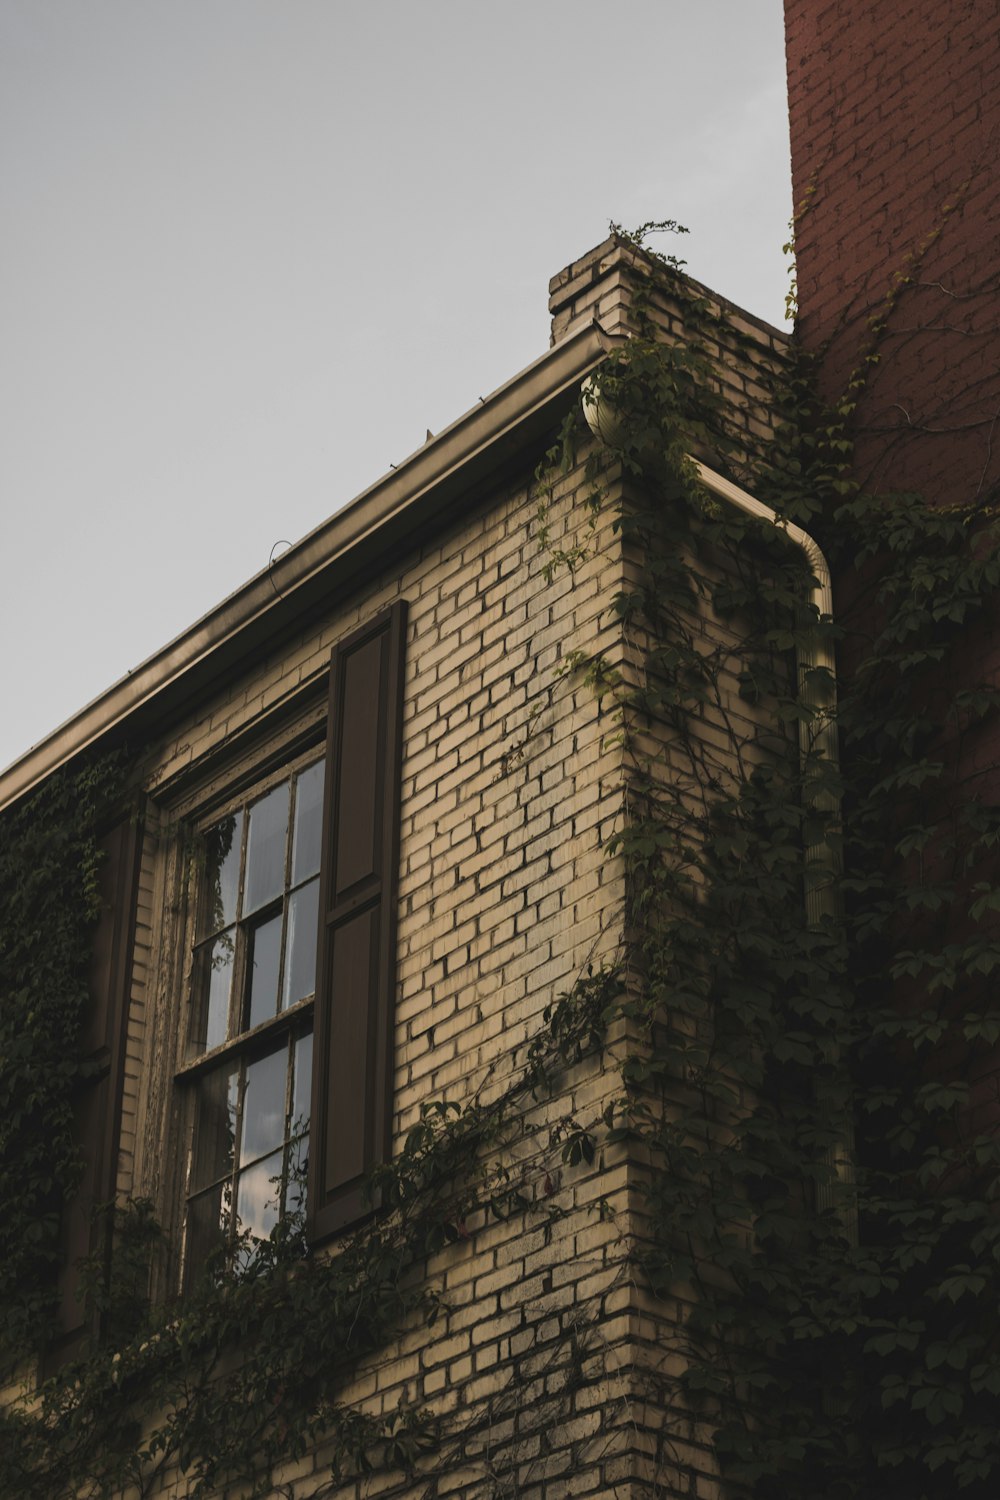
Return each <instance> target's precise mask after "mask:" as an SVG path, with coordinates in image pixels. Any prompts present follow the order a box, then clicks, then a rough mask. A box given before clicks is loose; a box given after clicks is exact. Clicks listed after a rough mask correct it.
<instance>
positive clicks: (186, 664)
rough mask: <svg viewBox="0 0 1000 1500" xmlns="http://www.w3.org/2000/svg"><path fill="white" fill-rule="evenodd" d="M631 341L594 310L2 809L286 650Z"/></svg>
mask: <svg viewBox="0 0 1000 1500" xmlns="http://www.w3.org/2000/svg"><path fill="white" fill-rule="evenodd" d="M624 342H625V340H624V338H623V337H622V336H620V335H615V334H608V333H605V332H604V330H603V329H602V328H601V327H600V325H599V324H598V323H597V322H596V319H595V321H594V323H592V324H590V325H588V326H585V327H584V328H582V329H579V330H578V331H577V332H575V333H573V334H570V335H568V336H567V337H566V338H564V339H562V340H560V342H559V343H557V344H555V345H554V346H553V347H552V348H551V349H549V350H548V351H547V352H546V353H545V354H543V355H542V356H541V357H540V358H539V359H537V360H535V361H534V363H533V364H530V365H528V366H527V368H526V369H524V370H522V371H520V373H519V374H517V375H515V376H514V377H513V379H511V380H509V381H507V382H506V384H505V385H502V386H501V387H500V388H499V390H496V391H494V392H493V393H492V395H490V396H488V397H486V398H485V399H482V400H481V402H480V404H479V405H478V406H475V407H473V408H472V410H471V411H468V412H466V413H465V414H464V416H461V417H459V418H458V420H457V421H455V422H453V423H452V424H451V425H450V426H449V427H446V428H445V429H444V431H443V432H440V433H438V435H437V436H436V437H434V438H431V439H429V440H428V442H426V443H425V444H424V445H423V447H421V448H419V449H417V451H416V452H415V453H412V454H411V455H410V456H409V457H408V458H406V459H404V461H403V462H402V463H401V464H400V465H399V467H398V468H396V469H394V470H392V471H391V472H390V473H388V474H385V475H383V477H382V478H381V479H378V480H376V482H375V483H374V484H373V485H371V486H370V488H368V489H367V490H364V491H363V492H362V494H360V495H359V496H358V497H357V499H356V500H353V501H352V502H351V503H350V504H349V505H347V506H345V507H344V508H343V509H342V510H340V511H338V512H337V513H336V515H334V516H332V517H331V518H330V519H329V520H326V521H324V522H323V523H322V524H321V525H319V526H318V527H316V529H315V530H314V531H311V532H310V533H309V535H308V536H306V537H304V538H303V540H302V541H300V542H297V543H296V544H295V546H294V547H291V548H289V550H288V551H287V552H284V553H282V555H281V556H280V557H279V558H278V559H277V561H276V562H275V563H274V564H273V566H272V567H270V568H265V569H263V570H262V571H261V572H260V573H258V574H256V575H255V577H253V578H251V579H250V580H249V582H248V583H246V584H244V585H243V586H242V587H241V588H239V589H237V590H236V592H235V593H234V594H231V595H230V596H229V597H228V599H225V600H224V601H223V602H222V603H221V604H219V605H217V606H216V608H215V609H212V610H210V611H209V613H208V614H206V615H204V616H203V617H202V618H201V619H200V620H198V621H197V622H196V623H195V624H194V625H192V626H191V627H190V628H189V629H188V630H186V631H184V633H183V634H182V635H179V636H178V637H177V638H176V639H175V640H173V641H171V642H170V644H169V645H167V646H165V647H163V649H162V650H160V651H158V652H156V653H155V655H153V656H151V657H149V658H148V659H147V660H146V661H144V662H142V663H141V665H140V666H138V667H136V668H135V670H134V671H132V672H130V673H128V675H127V676H125V677H123V678H120V679H119V681H118V682H116V683H114V684H113V685H112V686H111V687H110V688H108V689H107V691H106V692H104V693H102V694H101V695H100V696H99V697H98V698H95V699H94V701H93V702H92V703H90V704H88V705H87V706H86V707H85V708H83V709H81V710H80V712H79V713H77V714H75V715H74V716H73V717H72V718H71V719H68V720H67V721H66V723H65V724H63V725H61V726H60V727H59V728H58V729H56V730H54V731H53V733H52V734H50V735H48V736H47V737H46V738H45V739H44V740H41V741H40V742H39V743H38V744H37V745H35V746H33V747H32V748H31V749H30V750H28V751H27V752H26V753H25V754H24V755H22V756H20V757H19V758H18V759H17V760H16V761H14V763H13V764H12V765H11V766H9V767H8V768H7V769H6V770H5V771H4V772H3V773H2V774H0V809H2V808H4V807H6V806H9V805H10V804H11V803H12V802H15V801H16V800H17V799H18V798H19V797H22V796H24V795H25V794H26V793H27V792H29V791H31V789H32V788H33V787H35V786H37V785H38V784H39V782H41V781H43V780H44V779H45V778H46V777H47V776H49V775H51V774H52V772H53V771H56V770H58V769H59V767H60V766H64V765H66V764H67V763H68V762H69V761H71V760H72V759H74V757H76V756H77V755H79V754H81V753H82V752H83V751H84V750H87V749H89V748H91V747H93V746H95V745H97V744H99V743H102V742H105V741H107V742H109V743H117V742H118V741H120V740H123V739H125V738H126V736H127V735H128V734H131V735H133V736H136V735H141V736H145V735H148V734H150V733H155V732H156V729H157V727H158V726H160V725H163V724H165V723H166V721H167V720H168V718H169V716H170V714H171V713H172V712H176V711H178V710H179V709H181V708H182V707H184V708H190V707H191V705H192V704H193V703H194V702H195V701H197V700H198V699H199V698H201V697H204V696H206V695H207V694H208V693H210V692H212V691H213V689H215V688H217V687H218V686H219V685H220V684H221V683H222V682H223V681H224V680H225V678H226V677H227V676H229V675H231V674H232V673H234V672H235V671H237V670H239V667H240V664H241V663H243V662H245V661H246V660H247V659H248V658H249V657H250V656H252V655H253V653H254V652H256V651H261V650H268V651H273V650H275V649H276V648H278V647H279V646H280V644H281V643H282V641H283V640H284V639H286V638H288V637H289V636H291V635H292V634H293V633H294V631H295V630H296V629H297V628H298V627H300V626H301V625H302V624H303V623H304V622H305V621H306V620H308V619H309V617H310V616H311V615H314V614H315V613H317V612H318V611H320V610H323V609H328V608H329V606H330V600H331V597H336V595H337V594H341V595H343V594H345V593H348V592H353V591H354V590H355V589H356V588H357V586H358V584H359V583H360V582H361V581H362V580H363V579H364V578H365V577H366V576H369V575H370V574H371V573H373V572H375V571H384V569H385V567H386V565H387V563H388V562H389V561H391V559H392V558H393V556H395V555H397V554H398V553H400V552H401V551H403V550H404V549H405V548H406V547H407V546H412V545H413V544H414V542H418V541H419V538H420V537H421V536H426V533H427V528H428V525H429V524H430V523H432V522H433V521H435V520H440V519H441V518H442V517H444V516H446V515H447V514H448V513H452V512H456V511H458V510H460V509H463V508H467V507H468V506H469V505H470V504H471V503H474V501H475V500H476V499H477V498H478V497H479V496H480V495H481V494H484V493H486V492H487V491H488V490H489V489H491V488H495V487H496V485H497V484H498V483H500V482H502V480H503V478H504V477H505V475H506V474H507V473H508V472H509V471H510V470H511V469H512V468H513V467H514V465H515V464H516V463H517V461H518V459H519V458H520V457H521V456H522V455H523V454H524V452H525V450H526V449H528V448H529V447H530V446H531V445H532V444H534V443H537V442H538V441H539V439H541V438H543V437H544V435H545V434H546V433H547V432H548V430H549V429H550V428H551V427H552V426H553V425H554V424H555V423H556V422H557V421H558V420H559V419H560V417H561V416H562V414H563V413H564V412H565V411H567V410H568V409H569V408H570V407H571V406H572V405H573V404H574V403H575V402H576V401H577V399H578V397H579V388H580V382H581V380H583V379H584V378H585V376H587V375H588V374H589V373H590V372H591V371H592V370H593V369H594V368H595V367H596V366H597V365H598V364H599V363H600V361H601V360H602V359H603V358H604V356H605V354H607V352H608V351H609V350H610V349H612V348H614V347H615V346H616V345H618V344H621V343H624Z"/></svg>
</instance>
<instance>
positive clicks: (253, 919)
mask: <svg viewBox="0 0 1000 1500" xmlns="http://www.w3.org/2000/svg"><path fill="white" fill-rule="evenodd" d="M323 776H324V767H323V763H322V762H321V761H317V762H315V763H314V764H313V765H310V766H306V767H305V768H303V769H302V770H300V771H297V772H292V773H291V774H290V775H289V776H288V777H287V779H286V780H285V781H283V782H281V783H280V784H279V785H277V786H275V787H273V788H272V789H271V790H270V791H268V792H267V793H266V794H265V795H264V796H262V797H258V798H257V800H256V801H253V802H251V801H249V800H248V801H247V802H246V803H245V804H244V806H243V807H241V808H239V809H238V810H236V811H234V812H233V813H231V814H229V815H227V816H226V817H225V818H222V819H220V820H219V821H218V822H217V823H216V824H215V825H214V826H213V827H212V828H211V829H209V830H208V832H207V833H206V835H205V843H204V849H205V860H204V871H205V875H204V880H205V886H206V889H205V890H204V891H203V892H202V894H201V897H200V903H199V908H198V910H199V920H198V938H197V940H196V942H195V945H194V954H193V982H194V986H195V988H194V994H193V996H192V1008H191V1017H192V1020H191V1033H190V1041H191V1043H192V1045H193V1047H194V1048H195V1050H196V1051H198V1052H204V1051H207V1050H209V1049H211V1048H214V1047H219V1046H221V1045H224V1044H225V1043H226V1042H228V1043H229V1046H228V1047H227V1049H226V1052H225V1053H224V1054H223V1057H224V1061H220V1063H219V1064H218V1065H217V1066H216V1067H214V1068H212V1069H211V1070H210V1071H205V1072H204V1073H202V1074H201V1076H200V1077H198V1078H197V1081H196V1083H195V1085H194V1089H195V1136H194V1142H193V1146H192V1150H191V1155H190V1168H189V1178H188V1190H187V1191H188V1197H187V1220H186V1223H187V1228H186V1231H185V1234H186V1238H185V1252H184V1263H185V1273H184V1274H185V1279H186V1281H187V1282H188V1284H190V1283H191V1281H192V1280H193V1279H194V1278H195V1277H196V1276H197V1274H198V1273H199V1270H200V1268H201V1267H202V1266H203V1265H204V1262H205V1258H206V1256H207V1255H208V1254H209V1252H210V1250H211V1249H212V1248H214V1247H215V1246H217V1245H220V1244H222V1245H228V1246H229V1247H230V1251H231V1252H232V1253H233V1254H236V1253H237V1247H238V1246H240V1245H242V1243H243V1241H242V1236H243V1235H244V1231H249V1233H250V1235H251V1236H255V1237H257V1238H262V1237H266V1236H267V1235H268V1234H269V1233H270V1231H271V1229H272V1228H273V1227H274V1225H275V1224H276V1223H278V1222H279V1220H280V1219H281V1217H282V1216H283V1215H297V1214H300V1213H301V1212H302V1211H303V1210H304V1204H305V1198H304V1194H305V1164H306V1161H307V1157H308V1133H307V1132H308V1128H309V1105H310V1092H311V1087H312V1077H311V1074H312V1034H311V1027H312V1018H311V1016H310V1014H309V1010H308V1002H309V1000H310V998H311V996H312V995H313V993H314V990H315V982H316V938H317V923H318V904H319V878H318V870H319V863H320V843H321V823H322V801H323ZM290 810H291V811H292V815H291V816H289V813H290ZM286 1012H288V1014H287V1016H286V1014H285V1013H286ZM262 1046H263V1047H265V1048H266V1049H267V1050H266V1051H264V1052H263V1053H261V1050H260V1049H261V1047H262ZM251 1048H252V1050H251ZM238 1253H239V1254H240V1255H241V1256H244V1255H248V1263H249V1261H250V1260H252V1258H253V1253H252V1251H251V1252H247V1251H246V1250H245V1249H240V1250H239V1252H238Z"/></svg>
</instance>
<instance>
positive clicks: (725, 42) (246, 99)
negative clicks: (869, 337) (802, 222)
mask: <svg viewBox="0 0 1000 1500" xmlns="http://www.w3.org/2000/svg"><path fill="white" fill-rule="evenodd" d="M0 203H2V205H3V220H4V229H3V233H2V235H0V320H2V321H0V327H2V335H3V336H2V338H0V527H2V529H0V558H2V561H3V572H2V583H0V705H2V707H0V768H2V767H4V766H6V765H8V764H9V763H10V762H12V761H14V760H15V759H17V758H18V757H19V756H20V755H21V754H23V753H24V752H25V751H27V750H28V749H29V748H30V746H31V745H32V744H33V743H35V742H36V741H38V740H40V739H43V738H45V737H46V736H47V735H48V734H49V733H50V732H51V731H52V730H54V729H55V728H56V727H57V726H58V725H59V724H61V723H62V722H63V721H64V720H66V719H68V718H70V717H72V716H73V715H74V714H75V713H76V712H77V711H78V710H79V709H81V708H83V707H84V705H85V704H86V703H88V702H89V701H90V700H91V699H93V698H95V697H97V696H98V695H99V694H100V693H101V692H103V691H104V690H105V689H106V688H108V687H110V686H111V684H112V683H113V682H114V681H116V680H117V679H118V678H119V677H122V676H123V675H124V674H125V673H126V672H128V671H130V670H131V669H133V668H134V667H136V666H137V665H138V664H139V663H140V662H141V661H143V660H144V659H145V658H146V657H148V656H150V655H151V654H152V653H153V652H155V651H156V650H158V649H159V648H160V647H161V646H163V645H165V644H166V643H167V642H168V641H169V640H171V639H172V638H173V637H174V636H176V635H178V634H180V633H181V632H182V631H184V630H185V629H186V628H187V627H188V626H189V625H191V624H192V623H193V622H194V621H195V620H196V619H197V618H198V617H199V616H200V615H202V614H204V613H205V612H206V611H207V610H208V609H210V608H211V607H212V606H213V605H215V604H217V603H218V602H219V601H220V600H221V599H222V598H224V597H225V596H226V595H227V594H229V593H231V592H232V591H233V590H234V589H236V588H238V587H239V586H240V584H242V583H244V582H245V581H246V580H247V579H248V578H249V577H251V576H252V575H253V574H255V573H257V572H258V571H259V570H260V569H261V568H264V567H266V566H267V564H268V561H269V558H270V557H271V555H272V550H274V551H275V552H280V551H281V550H283V545H282V544H284V543H287V542H294V541H296V540H298V539H299V538H300V537H302V536H304V535H305V534H306V533H307V532H309V531H311V530H312V529H313V527H315V526H317V525H318V524H319V523H320V522H321V521H323V520H324V519H326V517H327V516H329V515H331V514H332V513H333V512H334V511H336V510H338V509H339V508H340V507H341V506H342V505H344V504H346V503H347V502H348V501H349V500H351V499H352V498H353V497H354V496H355V495H357V494H358V493H360V492H361V491H362V490H363V489H365V488H367V487H368V485H370V484H372V483H373V482H374V481H375V480H376V479H378V478H379V477H380V476H381V475H382V474H383V473H385V472H386V470H387V469H388V468H389V466H390V464H398V463H399V462H400V460H401V459H403V458H405V457H406V456H407V455H408V454H409V453H411V452H412V451H413V450H414V449H416V448H418V447H419V446H420V445H421V444H422V443H423V441H424V439H425V435H426V432H427V431H428V430H430V431H432V432H438V431H440V430H441V428H443V427H445V426H447V425H448V424H449V423H450V422H452V421H454V420H455V418H456V417H458V416H460V415H461V414H462V413H463V412H464V411H466V410H468V409H469V408H470V407H471V406H473V405H475V404H477V402H478V400H479V398H480V396H485V395H488V394H489V392H490V391H492V390H494V389H495V388H496V387H497V386H499V385H502V384H503V383H504V382H505V381H506V380H508V379H509V378H510V377H511V376H512V375H514V374H516V372H517V371H518V370H520V369H521V368H523V367H524V366H525V365H527V364H529V363H530V362H531V361H532V360H533V359H535V358H537V357H538V356H539V355H540V354H542V353H544V352H545V350H546V349H547V347H548V342H549V317H548V311H547V297H548V281H549V278H550V277H551V276H553V275H554V274H555V273H556V272H557V271H559V270H560V269H561V268H562V267H563V266H565V265H567V264H568V263H569V262H570V261H572V260H575V259H577V258H578V257H579V256H581V255H582V254H584V253H585V252H586V251H587V250H589V249H590V248H592V247H593V246H594V245H596V244H599V243H600V242H601V241H602V240H603V239H604V238H605V237H606V234H607V230H608V223H609V221H610V220H614V221H616V222H618V223H620V224H622V225H624V226H626V227H629V228H630V227H634V226H636V225H638V224H640V223H642V222H645V221H647V220H651V219H666V218H670V219H675V220H677V221H679V222H680V223H681V224H684V225H686V226H688V228H689V230H690V232H689V233H688V234H687V235H685V236H684V237H683V238H681V239H679V240H676V241H675V240H673V239H671V240H667V239H664V238H660V239H654V240H651V241H650V243H651V245H652V246H653V248H656V249H661V250H664V251H667V252H669V253H674V254H680V255H681V256H682V257H683V258H684V259H686V261H687V269H688V270H689V271H690V273H691V274H692V275H693V276H696V277H697V278H698V279H699V280H700V281H703V282H705V283H707V284H708V285H709V286H711V287H713V288H714V289H715V290H716V291H718V292H721V293H722V294H723V295H724V296H726V297H728V298H729V299H730V300H731V301H734V302H736V303H738V304H740V305H741V306H743V307H746V308H747V309H749V310H750V311H751V312H753V313H756V314H757V315H758V316H760V317H763V318H765V319H767V320H768V321H770V322H772V323H775V324H777V325H779V326H783V320H784V302H785V292H786V289H787V285H788V272H787V265H786V261H785V257H784V255H783V253H782V248H781V247H782V245H783V243H784V242H785V240H786V239H787V238H788V233H787V226H788V221H789V218H790V216H791V187H790V171H789V150H788V124H787V114H786V99H785V74H784V44H783V34H782V0H701V3H700V4H698V5H697V6H695V5H692V4H691V3H690V0H615V3H614V4H613V5H612V4H608V3H606V0H604V3H596V0H505V4H504V5H502V6H500V5H497V4H495V3H494V0H350V3H349V0H0Z"/></svg>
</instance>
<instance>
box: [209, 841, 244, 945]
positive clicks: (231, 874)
mask: <svg viewBox="0 0 1000 1500" xmlns="http://www.w3.org/2000/svg"><path fill="white" fill-rule="evenodd" d="M242 843H243V813H242V811H241V812H240V813H239V814H236V813H231V814H230V815H229V817H228V818H223V819H222V821H221V823H217V824H216V825H215V827H214V828H211V829H209V831H208V833H207V834H206V836H205V866H206V871H205V876H206V878H205V897H204V903H203V906H202V919H201V936H207V935H208V934H209V933H211V932H218V930H219V928H220V927H228V926H229V925H230V923H231V922H235V920H236V902H237V899H238V897H239V890H240V855H241V853H242Z"/></svg>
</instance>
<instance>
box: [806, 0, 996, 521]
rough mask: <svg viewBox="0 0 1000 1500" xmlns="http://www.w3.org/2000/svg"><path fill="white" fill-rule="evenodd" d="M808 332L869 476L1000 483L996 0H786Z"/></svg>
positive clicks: (957, 487)
mask: <svg viewBox="0 0 1000 1500" xmlns="http://www.w3.org/2000/svg"><path fill="white" fill-rule="evenodd" d="M785 21H786V42H787V55H788V86H789V110H790V117H791V141H792V179H793V192H794V201H795V204H796V211H797V214H798V215H799V217H798V223H797V229H796V250H797V261H798V284H799V324H798V332H799V336H800V338H801V341H802V343H803V345H804V347H805V348H806V349H807V350H809V351H810V352H812V353H815V354H817V355H819V356H820V358H821V363H820V375H819V379H820V385H821V389H822V391H823V394H824V395H825V396H827V397H828V398H831V399H835V398H837V397H838V396H839V395H840V394H841V393H842V392H843V391H844V390H845V388H846V387H847V384H848V382H849V380H850V378H851V375H852V373H853V372H854V371H855V370H856V368H857V367H858V365H859V363H861V362H862V361H863V358H864V354H865V352H866V348H867V346H868V343H869V340H870V338H871V330H870V321H871V320H872V319H876V320H878V319H881V318H882V316H883V315H884V311H885V307H886V298H887V297H888V296H889V295H890V293H891V291H892V288H893V287H894V285H896V280H897V278H898V276H899V275H903V276H909V277H912V282H911V283H909V284H908V285H906V286H905V289H904V290H903V291H902V293H901V295H900V296H899V297H898V299H897V300H896V301H895V304H894V305H893V306H892V308H891V310H890V311H889V316H888V319H887V326H886V329H885V331H884V333H883V334H882V335H881V337H880V339H879V343H878V351H877V352H878V354H879V356H880V357H879V361H878V363H872V364H868V365H866V366H865V368H866V370H867V372H868V380H867V386H866V388H865V390H864V391H863V392H862V394H861V396H860V399H859V403H858V409H857V413H856V419H855V420H856V432H857V435H858V448H857V464H858V471H859V475H860V477H862V478H863V479H865V480H866V481H868V482H871V483H874V484H875V485H876V486H877V487H878V488H879V489H883V490H897V489H903V488H911V489H917V490H920V491H922V492H923V493H925V494H927V495H931V494H940V495H941V497H942V498H943V499H945V500H959V499H964V498H966V497H969V496H975V495H978V496H980V497H981V498H982V499H983V500H984V501H985V500H986V499H988V498H990V496H991V493H992V494H993V495H995V494H996V491H997V489H998V487H1000V420H998V417H1000V180H998V178H1000V166H998V161H1000V0H785Z"/></svg>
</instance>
